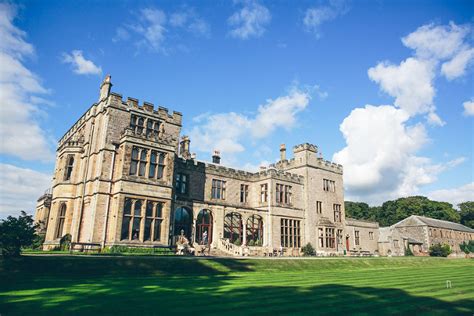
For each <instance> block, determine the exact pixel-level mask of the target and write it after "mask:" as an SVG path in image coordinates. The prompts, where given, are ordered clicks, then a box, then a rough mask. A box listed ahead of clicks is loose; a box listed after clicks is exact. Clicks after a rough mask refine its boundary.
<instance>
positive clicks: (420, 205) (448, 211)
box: [345, 196, 474, 226]
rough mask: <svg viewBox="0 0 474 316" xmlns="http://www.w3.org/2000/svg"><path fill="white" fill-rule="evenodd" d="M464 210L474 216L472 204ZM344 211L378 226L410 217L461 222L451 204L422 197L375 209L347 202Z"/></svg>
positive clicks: (391, 223) (348, 215)
mask: <svg viewBox="0 0 474 316" xmlns="http://www.w3.org/2000/svg"><path fill="white" fill-rule="evenodd" d="M467 203H469V202H467ZM470 203H472V202H470ZM462 204H465V203H462ZM464 208H465V209H466V211H465V213H466V214H471V215H470V216H472V215H473V214H474V213H473V205H472V204H471V205H470V206H465V207H464ZM345 209H346V215H347V217H352V218H355V219H364V220H372V221H377V222H379V224H380V226H390V225H393V224H395V223H397V222H399V221H401V220H402V219H405V218H407V217H408V216H410V215H420V216H426V217H431V218H435V219H441V220H445V221H451V222H455V223H459V222H460V220H461V215H460V213H459V212H457V211H456V210H455V209H454V208H453V205H452V204H450V203H447V202H438V201H431V200H430V199H428V198H427V197H424V196H411V197H406V198H399V199H397V200H393V201H386V202H384V203H383V204H382V206H375V207H371V206H369V205H368V204H367V203H361V202H350V201H347V202H345ZM469 218H471V220H473V219H474V217H468V215H466V221H469Z"/></svg>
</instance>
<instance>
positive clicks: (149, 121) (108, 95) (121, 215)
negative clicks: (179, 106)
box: [44, 76, 182, 249]
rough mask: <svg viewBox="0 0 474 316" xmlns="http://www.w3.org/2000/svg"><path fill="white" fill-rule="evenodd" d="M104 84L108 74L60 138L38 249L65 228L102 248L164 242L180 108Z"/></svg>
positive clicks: (56, 239)
mask: <svg viewBox="0 0 474 316" xmlns="http://www.w3.org/2000/svg"><path fill="white" fill-rule="evenodd" d="M111 87H112V83H111V77H110V76H107V77H106V78H105V80H104V81H103V83H102V84H101V86H100V95H99V100H98V102H97V103H94V104H93V105H92V106H91V107H90V108H89V109H88V110H87V111H86V113H84V115H82V117H81V118H79V120H77V122H76V123H75V124H74V125H73V126H72V127H71V128H70V129H69V130H68V131H67V132H66V134H65V135H64V136H63V137H62V138H61V139H60V140H59V143H58V148H57V155H56V167H55V171H54V177H53V184H52V198H51V204H50V208H51V209H50V210H49V216H48V217H47V219H46V221H47V226H46V227H47V230H46V239H45V243H44V248H45V249H51V248H54V247H57V246H58V245H59V242H60V238H61V237H63V236H65V235H67V234H70V235H71V239H72V242H74V243H82V244H88V243H89V244H100V245H101V246H102V247H103V246H104V245H111V244H116V243H117V242H118V241H121V244H127V243H128V242H130V243H133V242H136V241H142V242H144V243H145V242H149V243H160V242H162V241H164V242H165V243H166V242H167V236H168V229H169V218H170V209H171V198H172V189H173V187H172V182H173V170H174V158H175V155H176V154H177V150H178V139H179V134H180V131H181V119H182V115H181V113H178V112H173V113H172V114H169V113H168V110H167V109H166V108H162V107H159V108H158V109H154V106H153V104H151V103H147V102H144V103H143V105H139V104H138V100H137V99H134V98H128V99H127V100H126V101H124V100H122V96H121V95H120V94H117V93H113V92H111ZM124 205H125V207H122V206H124ZM143 217H146V219H144V220H142V218H143Z"/></svg>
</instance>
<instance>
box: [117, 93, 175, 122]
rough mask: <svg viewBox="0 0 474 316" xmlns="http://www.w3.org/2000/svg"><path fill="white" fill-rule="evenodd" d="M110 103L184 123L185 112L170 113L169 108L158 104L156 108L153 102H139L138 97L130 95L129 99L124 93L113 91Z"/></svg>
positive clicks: (169, 120) (168, 120) (162, 118)
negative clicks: (125, 98) (124, 97)
mask: <svg viewBox="0 0 474 316" xmlns="http://www.w3.org/2000/svg"><path fill="white" fill-rule="evenodd" d="M108 104H109V105H111V106H116V107H124V108H126V109H128V110H132V111H137V112H140V113H142V114H144V115H151V116H154V117H156V118H159V119H161V120H163V121H166V122H167V123H170V124H175V125H179V126H181V124H182V119H183V114H182V113H181V112H178V111H173V112H172V113H170V112H169V110H168V109H167V108H165V107H162V106H158V107H157V108H156V109H155V105H154V104H153V103H150V102H147V101H144V102H143V104H139V101H138V99H136V98H132V97H128V98H127V100H124V99H123V97H122V95H121V94H119V93H115V92H111V93H110V96H109V103H108Z"/></svg>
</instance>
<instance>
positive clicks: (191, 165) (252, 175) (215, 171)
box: [177, 158, 304, 184]
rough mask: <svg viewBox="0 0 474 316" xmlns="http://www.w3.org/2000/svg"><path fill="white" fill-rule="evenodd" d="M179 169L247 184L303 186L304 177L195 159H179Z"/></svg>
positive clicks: (272, 169) (272, 170)
mask: <svg viewBox="0 0 474 316" xmlns="http://www.w3.org/2000/svg"><path fill="white" fill-rule="evenodd" d="M177 167H178V168H179V169H183V170H200V171H201V172H205V173H208V174H212V175H216V176H221V177H223V178H231V179H237V180H241V181H247V182H256V181H262V180H266V179H270V178H271V179H276V180H280V181H286V182H293V183H298V184H303V180H304V177H303V176H300V175H297V174H293V173H291V172H285V171H282V170H277V169H274V168H269V169H265V170H261V171H259V172H249V171H245V170H240V169H235V168H229V167H225V166H222V165H218V164H213V163H208V162H201V161H197V160H195V159H183V158H177Z"/></svg>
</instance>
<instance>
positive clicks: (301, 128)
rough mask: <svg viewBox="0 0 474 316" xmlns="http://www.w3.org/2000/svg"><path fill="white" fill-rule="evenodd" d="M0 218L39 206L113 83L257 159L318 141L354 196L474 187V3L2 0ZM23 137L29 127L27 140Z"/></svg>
mask: <svg viewBox="0 0 474 316" xmlns="http://www.w3.org/2000/svg"><path fill="white" fill-rule="evenodd" d="M0 12H1V14H0V17H1V20H0V22H1V23H0V28H1V29H0V32H1V33H0V34H1V35H2V38H4V39H6V40H3V41H2V43H1V44H0V49H1V55H0V56H1V67H0V68H1V69H0V91H1V94H2V100H3V103H2V104H1V112H0V114H1V126H0V131H1V138H2V140H1V143H0V159H1V160H0V167H1V169H2V176H1V177H2V178H0V181H1V186H2V187H1V190H0V216H2V217H4V216H6V215H7V214H11V213H16V212H17V211H18V210H19V209H25V210H27V211H28V212H33V209H34V204H35V199H36V198H37V196H38V195H40V194H41V192H42V191H44V190H45V189H46V188H47V187H48V185H49V181H50V179H51V172H52V170H53V168H54V152H55V143H56V141H57V140H58V139H59V138H60V137H61V136H62V135H63V133H64V132H65V131H67V129H68V128H69V127H70V126H71V125H72V124H73V123H74V122H75V121H76V120H77V119H78V118H79V117H80V116H81V115H82V113H84V112H85V111H86V110H87V108H88V107H89V106H90V105H91V104H92V103H93V102H95V101H96V100H97V97H98V89H99V85H100V82H101V81H102V79H103V77H104V76H105V74H111V75H112V82H113V84H114V86H113V88H112V89H113V91H115V92H118V93H121V94H122V95H123V96H124V97H127V96H130V97H135V98H138V99H139V100H140V101H149V102H152V103H154V104H155V105H156V106H158V105H162V106H165V107H167V108H169V109H171V110H177V111H180V112H182V113H183V114H184V118H183V119H184V121H183V133H184V134H188V135H190V136H191V150H192V151H194V152H196V153H197V156H198V159H201V160H209V159H210V155H211V151H212V150H213V149H219V150H220V151H221V153H222V158H223V163H225V164H227V165H231V166H234V167H239V168H245V169H255V168H258V166H259V165H261V164H266V163H271V162H274V161H275V160H276V159H277V158H278V155H279V152H278V148H279V144H280V143H286V144H287V147H288V148H291V147H292V146H294V145H296V144H298V143H303V142H310V143H314V144H316V145H318V146H319V149H320V151H321V152H322V154H323V156H324V158H325V159H327V160H332V161H336V162H338V163H342V164H343V165H344V167H345V177H344V182H345V189H346V193H345V194H346V199H351V200H360V201H366V202H369V203H370V204H374V205H375V204H378V203H380V202H383V201H385V200H388V199H393V198H397V197H400V196H407V195H414V194H423V195H428V196H430V197H432V198H434V199H438V200H446V201H450V202H452V203H459V202H460V201H464V200H473V199H474V182H473V170H474V168H473V167H474V165H473V159H472V158H473V147H474V140H473V135H474V133H473V132H474V130H473V129H474V127H473V119H474V102H473V97H474V89H473V76H472V73H473V69H474V67H473V66H472V64H473V60H474V49H473V48H472V44H473V39H474V32H473V30H474V28H473V12H474V5H473V3H472V1H416V2H415V3H414V2H413V1H359V2H348V1H271V2H270V1H259V2H257V1H234V2H232V1H191V2H185V1H133V2H132V1H122V2H120V1H102V2H99V1H81V2H79V1H18V2H3V3H2V4H1V7H0ZM25 139H26V140H27V141H25Z"/></svg>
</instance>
